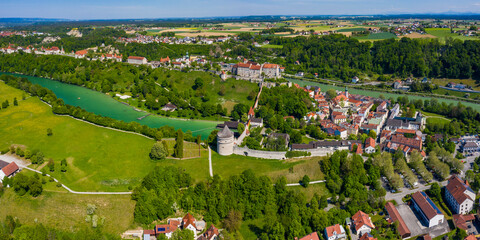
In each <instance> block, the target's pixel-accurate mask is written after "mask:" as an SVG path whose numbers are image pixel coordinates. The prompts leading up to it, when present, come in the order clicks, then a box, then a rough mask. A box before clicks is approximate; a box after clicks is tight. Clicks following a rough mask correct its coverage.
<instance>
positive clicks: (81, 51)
mask: <svg viewBox="0 0 480 240" xmlns="http://www.w3.org/2000/svg"><path fill="white" fill-rule="evenodd" d="M85 54H87V50H80V51H77V52H76V53H75V55H85Z"/></svg>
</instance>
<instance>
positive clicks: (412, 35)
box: [403, 32, 437, 38]
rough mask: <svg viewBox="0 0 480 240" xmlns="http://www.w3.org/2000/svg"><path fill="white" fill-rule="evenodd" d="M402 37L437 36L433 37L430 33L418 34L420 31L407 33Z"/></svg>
mask: <svg viewBox="0 0 480 240" xmlns="http://www.w3.org/2000/svg"><path fill="white" fill-rule="evenodd" d="M403 37H407V38H437V37H435V36H433V35H431V34H420V33H417V32H414V33H410V34H407V35H405V36H403Z"/></svg>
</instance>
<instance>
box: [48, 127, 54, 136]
mask: <svg viewBox="0 0 480 240" xmlns="http://www.w3.org/2000/svg"><path fill="white" fill-rule="evenodd" d="M52 135H53V131H52V129H51V128H47V136H52Z"/></svg>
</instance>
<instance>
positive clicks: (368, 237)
mask: <svg viewBox="0 0 480 240" xmlns="http://www.w3.org/2000/svg"><path fill="white" fill-rule="evenodd" d="M359 240H378V239H377V238H374V237H373V236H372V234H370V233H365V234H363V235H362V236H361V237H360V238H359Z"/></svg>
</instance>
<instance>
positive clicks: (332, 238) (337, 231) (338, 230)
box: [324, 224, 347, 240]
mask: <svg viewBox="0 0 480 240" xmlns="http://www.w3.org/2000/svg"><path fill="white" fill-rule="evenodd" d="M324 232H325V237H326V238H327V240H337V239H346V237H347V235H346V234H345V229H344V228H343V226H342V225H340V224H335V225H333V226H328V227H326V228H325V230H324Z"/></svg>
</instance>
